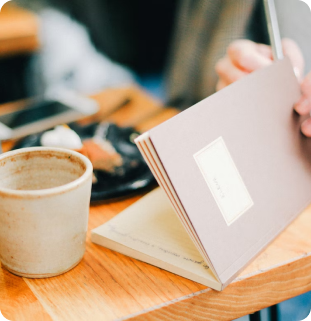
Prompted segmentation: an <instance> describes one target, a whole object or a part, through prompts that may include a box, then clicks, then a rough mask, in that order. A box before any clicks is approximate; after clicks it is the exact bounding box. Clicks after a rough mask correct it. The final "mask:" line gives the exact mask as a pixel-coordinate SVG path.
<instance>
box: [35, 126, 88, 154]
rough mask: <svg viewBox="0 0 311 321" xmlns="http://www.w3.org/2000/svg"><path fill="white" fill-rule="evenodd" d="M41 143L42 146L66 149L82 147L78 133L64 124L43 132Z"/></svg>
mask: <svg viewBox="0 0 311 321" xmlns="http://www.w3.org/2000/svg"><path fill="white" fill-rule="evenodd" d="M41 145H42V146H44V147H62V148H68V149H80V148H82V141H81V138H80V137H79V135H78V134H77V133H76V132H75V131H73V130H72V129H70V128H68V127H66V126H57V127H56V128H55V129H54V130H50V131H48V132H46V133H44V134H43V135H42V137H41Z"/></svg>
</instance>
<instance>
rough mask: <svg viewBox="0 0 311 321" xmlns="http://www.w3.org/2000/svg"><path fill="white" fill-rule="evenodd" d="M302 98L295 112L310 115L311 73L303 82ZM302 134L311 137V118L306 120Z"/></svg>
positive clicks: (302, 127)
mask: <svg viewBox="0 0 311 321" xmlns="http://www.w3.org/2000/svg"><path fill="white" fill-rule="evenodd" d="M301 93H302V97H301V98H300V100H299V101H298V103H297V104H296V105H295V110H296V112H297V113H298V114H300V115H310V112H311V72H309V73H308V74H307V76H306V77H305V78H304V80H303V81H302V82H301ZM301 131H302V133H303V134H304V135H305V136H307V137H311V118H308V119H307V120H305V121H304V122H303V123H302V125H301Z"/></svg>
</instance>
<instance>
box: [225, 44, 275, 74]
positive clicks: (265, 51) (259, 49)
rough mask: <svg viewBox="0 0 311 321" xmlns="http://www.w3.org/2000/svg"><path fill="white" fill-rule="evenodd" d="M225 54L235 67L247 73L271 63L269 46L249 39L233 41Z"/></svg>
mask: <svg viewBox="0 0 311 321" xmlns="http://www.w3.org/2000/svg"><path fill="white" fill-rule="evenodd" d="M227 54H228V56H229V58H230V59H231V61H232V63H233V64H234V65H235V66H236V67H238V68H239V69H241V70H243V71H245V72H248V73H250V72H253V71H255V70H257V69H260V68H263V67H266V66H268V65H270V64H272V51H271V48H270V47H269V46H266V45H263V44H257V43H255V42H252V41H250V40H236V41H234V42H233V43H232V44H231V45H230V46H229V47H228V50H227Z"/></svg>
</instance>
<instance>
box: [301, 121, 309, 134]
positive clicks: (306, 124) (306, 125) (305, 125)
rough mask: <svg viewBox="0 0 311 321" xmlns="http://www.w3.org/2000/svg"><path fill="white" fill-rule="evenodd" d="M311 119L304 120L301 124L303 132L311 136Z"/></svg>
mask: <svg viewBox="0 0 311 321" xmlns="http://www.w3.org/2000/svg"><path fill="white" fill-rule="evenodd" d="M310 121H311V119H310V118H309V119H307V120H306V121H304V122H303V123H302V125H301V132H302V133H303V134H304V135H305V136H307V137H311V122H310Z"/></svg>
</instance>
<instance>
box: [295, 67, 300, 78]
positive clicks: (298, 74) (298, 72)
mask: <svg viewBox="0 0 311 321" xmlns="http://www.w3.org/2000/svg"><path fill="white" fill-rule="evenodd" d="M294 73H295V75H296V78H297V79H298V80H300V79H301V78H300V70H299V68H297V67H294Z"/></svg>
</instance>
